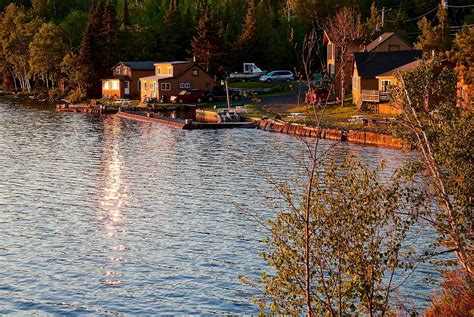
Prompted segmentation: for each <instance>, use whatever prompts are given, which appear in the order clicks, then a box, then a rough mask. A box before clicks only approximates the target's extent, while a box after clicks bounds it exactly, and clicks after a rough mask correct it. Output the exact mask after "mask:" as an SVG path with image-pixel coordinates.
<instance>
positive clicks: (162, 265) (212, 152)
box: [0, 101, 439, 315]
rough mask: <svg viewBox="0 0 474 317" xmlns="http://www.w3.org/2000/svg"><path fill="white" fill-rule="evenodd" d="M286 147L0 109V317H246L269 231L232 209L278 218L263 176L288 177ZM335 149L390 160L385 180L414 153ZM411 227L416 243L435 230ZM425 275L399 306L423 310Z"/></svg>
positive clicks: (293, 143)
mask: <svg viewBox="0 0 474 317" xmlns="http://www.w3.org/2000/svg"><path fill="white" fill-rule="evenodd" d="M333 144H334V143H332V142H330V141H327V142H323V147H328V146H331V145H333ZM282 146H284V147H285V148H286V149H287V150H288V151H290V152H292V153H296V154H297V153H298V152H299V151H300V150H301V143H300V142H299V141H298V140H297V139H296V138H295V137H293V136H288V135H283V134H273V133H269V132H263V131H260V130H218V131H183V130H178V129H174V128H169V127H163V126H159V125H150V124H144V123H143V124H142V123H136V122H132V121H127V120H123V119H119V118H117V117H115V116H106V117H102V118H99V117H94V116H88V115H84V114H63V113H56V112H54V109H53V108H51V107H44V106H39V105H34V104H30V105H24V104H21V105H20V104H15V103H13V102H5V101H0V315H4V314H25V313H27V314H33V313H38V314H104V315H109V314H126V315H136V314H139V315H153V314H204V315H206V314H255V313H256V312H257V308H256V307H255V306H254V305H253V304H252V303H251V301H250V298H251V297H252V296H253V295H254V294H255V293H256V290H255V289H253V288H251V287H248V286H244V285H242V284H241V283H240V282H239V280H238V277H239V276H240V275H245V276H259V275H260V274H261V272H262V270H263V269H265V264H264V262H263V261H262V260H261V259H260V258H259V256H258V253H259V252H261V251H262V250H264V247H263V244H262V240H263V239H264V238H265V237H266V236H267V232H265V230H263V229H262V228H261V227H259V225H257V224H256V223H255V221H253V220H251V219H249V218H248V216H247V215H246V214H245V213H242V212H241V211H240V210H239V208H244V209H245V210H248V211H249V212H251V213H253V214H255V215H258V216H260V217H262V218H268V217H272V216H273V215H274V213H275V211H274V210H273V209H272V208H271V207H269V205H268V198H269V197H272V195H273V190H272V188H271V186H270V185H269V184H268V182H267V181H266V180H265V177H263V176H262V175H269V174H271V175H273V176H275V177H277V178H284V177H286V176H289V175H295V174H296V173H298V168H297V167H296V164H294V163H293V162H292V161H291V160H289V159H288V158H287V157H286V156H284V155H282V154H281V151H280V150H279V147H282ZM335 153H336V156H337V157H338V158H339V159H343V158H344V157H346V156H348V155H354V156H356V157H358V158H359V159H361V160H364V161H366V162H369V163H370V164H371V165H374V166H375V165H377V164H379V163H380V161H381V160H386V161H387V167H388V170H387V173H390V172H391V171H393V170H394V169H395V168H396V167H398V166H399V165H400V164H401V163H402V162H403V161H404V160H405V159H407V158H408V157H409V156H410V155H414V154H409V153H403V152H401V151H398V150H391V149H384V148H377V147H364V146H357V145H351V144H341V145H339V146H338V147H337V148H336V149H335ZM258 174H261V175H260V176H259V175H258ZM415 231H416V232H414V233H413V235H412V236H411V237H410V239H411V240H412V243H413V244H415V245H417V246H419V247H420V248H421V247H422V246H423V245H425V244H426V243H427V241H429V237H430V235H432V234H431V233H430V232H428V231H427V229H426V228H424V229H418V230H415ZM402 278H403V275H400V276H399V277H398V279H399V280H401V279H402ZM425 278H428V279H429V280H431V281H437V279H438V278H439V277H438V274H437V273H436V271H435V270H434V268H433V267H432V266H430V265H429V264H426V265H422V266H420V268H419V269H418V270H417V271H416V272H415V273H414V274H412V275H411V276H410V277H409V278H408V279H407V282H406V283H405V284H403V286H402V287H401V288H400V293H401V295H403V297H404V298H405V300H404V302H405V303H406V304H407V305H408V306H410V305H411V304H413V305H416V306H417V307H418V308H419V309H420V308H423V307H425V306H426V300H427V299H428V298H429V297H430V296H431V294H432V293H431V292H432V288H433V286H432V285H427V284H424V283H423V280H424V279H425Z"/></svg>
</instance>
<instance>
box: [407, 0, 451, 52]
mask: <svg viewBox="0 0 474 317" xmlns="http://www.w3.org/2000/svg"><path fill="white" fill-rule="evenodd" d="M437 17H438V24H437V25H435V26H433V25H431V23H430V22H429V21H428V20H427V19H426V17H423V18H422V19H421V20H420V21H419V22H418V28H419V29H420V31H421V35H420V36H419V37H418V41H417V42H416V43H415V48H416V49H420V50H423V54H424V56H425V57H429V56H430V55H431V53H432V52H435V53H438V54H444V53H445V52H446V51H447V50H449V48H450V44H451V42H450V36H449V21H448V12H447V9H445V8H443V7H440V8H439V10H438V13H437Z"/></svg>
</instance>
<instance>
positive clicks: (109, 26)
mask: <svg viewBox="0 0 474 317" xmlns="http://www.w3.org/2000/svg"><path fill="white" fill-rule="evenodd" d="M116 15H117V14H116V11H115V7H114V5H113V3H112V1H111V0H107V1H106V3H105V6H104V9H103V16H102V25H101V30H100V34H99V37H100V40H99V52H98V53H99V54H98V55H99V57H100V58H101V59H100V61H99V62H100V63H99V65H100V67H99V71H100V74H101V75H102V76H106V75H107V74H108V71H109V69H110V68H111V67H112V66H113V65H114V64H115V63H117V56H116V50H117V40H118V27H117V19H116Z"/></svg>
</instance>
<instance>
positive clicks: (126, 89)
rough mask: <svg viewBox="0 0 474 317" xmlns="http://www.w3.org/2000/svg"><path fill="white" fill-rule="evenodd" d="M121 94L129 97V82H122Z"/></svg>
mask: <svg viewBox="0 0 474 317" xmlns="http://www.w3.org/2000/svg"><path fill="white" fill-rule="evenodd" d="M123 93H124V95H130V82H129V81H124V82H123Z"/></svg>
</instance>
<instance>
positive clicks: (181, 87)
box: [179, 83, 191, 89]
mask: <svg viewBox="0 0 474 317" xmlns="http://www.w3.org/2000/svg"><path fill="white" fill-rule="evenodd" d="M190 88H191V83H179V89H190Z"/></svg>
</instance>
